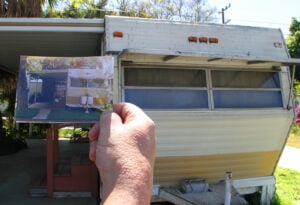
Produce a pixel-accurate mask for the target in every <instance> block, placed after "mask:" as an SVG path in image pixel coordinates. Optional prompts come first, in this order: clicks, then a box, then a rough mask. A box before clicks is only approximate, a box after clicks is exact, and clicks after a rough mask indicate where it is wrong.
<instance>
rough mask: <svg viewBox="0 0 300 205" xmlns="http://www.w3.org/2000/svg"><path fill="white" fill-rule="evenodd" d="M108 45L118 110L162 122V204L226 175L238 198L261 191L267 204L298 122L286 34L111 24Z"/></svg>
mask: <svg viewBox="0 0 300 205" xmlns="http://www.w3.org/2000/svg"><path fill="white" fill-rule="evenodd" d="M104 44H105V46H104V54H105V55H113V56H114V57H115V71H114V72H115V75H114V102H122V101H125V102H131V103H134V104H137V105H138V106H140V107H141V108H142V109H143V110H144V111H145V112H146V113H147V114H148V115H149V116H150V117H151V118H152V119H153V120H154V121H155V124H156V135H157V158H156V162H155V170H154V188H155V189H154V191H153V194H154V195H157V196H156V198H160V197H162V193H164V191H163V188H164V187H170V186H178V185H180V184H181V183H182V181H183V180H186V179H204V180H205V181H206V182H208V183H215V182H218V181H220V180H223V179H225V173H226V172H229V173H231V174H232V185H233V187H234V189H235V190H236V191H237V192H238V193H240V194H249V193H253V192H256V191H257V190H258V189H260V188H262V193H263V194H262V197H263V200H265V201H267V200H270V198H271V197H272V195H273V193H274V189H275V179H274V176H273V174H274V171H275V168H276V166H277V163H278V160H279V158H280V155H281V153H282V150H283V148H284V146H285V143H286V140H287V137H288V135H289V131H290V128H291V125H292V123H293V119H294V116H295V113H294V103H293V99H292V96H293V94H292V74H290V68H291V70H292V71H293V69H294V66H293V65H295V64H299V62H300V61H299V59H291V58H290V57H289V53H288V50H287V48H286V45H285V42H284V38H283V35H282V32H281V31H280V29H271V28H258V27H244V26H234V25H217V24H192V23H180V22H168V21H160V20H149V19H138V18H126V17H109V16H108V17H106V18H105V42H104ZM175 198H176V197H175ZM165 199H166V198H165Z"/></svg>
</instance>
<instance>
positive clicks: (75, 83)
mask: <svg viewBox="0 0 300 205" xmlns="http://www.w3.org/2000/svg"><path fill="white" fill-rule="evenodd" d="M70 79H71V87H78V88H102V87H105V80H103V79H98V78H95V79H85V78H73V77H71V78H70Z"/></svg>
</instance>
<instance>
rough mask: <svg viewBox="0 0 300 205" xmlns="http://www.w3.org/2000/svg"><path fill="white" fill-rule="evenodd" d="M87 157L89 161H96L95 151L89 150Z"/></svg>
mask: <svg viewBox="0 0 300 205" xmlns="http://www.w3.org/2000/svg"><path fill="white" fill-rule="evenodd" d="M89 158H90V160H91V161H93V162H94V161H96V153H95V152H91V153H90V154H89Z"/></svg>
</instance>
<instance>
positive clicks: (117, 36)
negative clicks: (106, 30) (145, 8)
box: [113, 31, 123, 38]
mask: <svg viewBox="0 0 300 205" xmlns="http://www.w3.org/2000/svg"><path fill="white" fill-rule="evenodd" d="M113 36H114V37H115V38H123V32H121V31H115V32H114V33H113Z"/></svg>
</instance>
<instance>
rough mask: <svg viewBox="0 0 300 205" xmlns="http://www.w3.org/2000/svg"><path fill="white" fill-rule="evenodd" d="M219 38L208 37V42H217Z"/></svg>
mask: <svg viewBox="0 0 300 205" xmlns="http://www.w3.org/2000/svg"><path fill="white" fill-rule="evenodd" d="M218 42H219V39H218V38H209V43H218Z"/></svg>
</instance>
